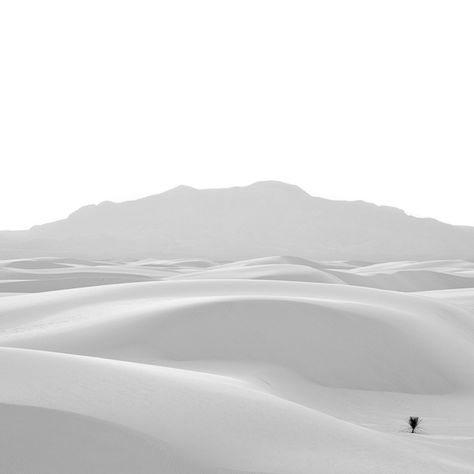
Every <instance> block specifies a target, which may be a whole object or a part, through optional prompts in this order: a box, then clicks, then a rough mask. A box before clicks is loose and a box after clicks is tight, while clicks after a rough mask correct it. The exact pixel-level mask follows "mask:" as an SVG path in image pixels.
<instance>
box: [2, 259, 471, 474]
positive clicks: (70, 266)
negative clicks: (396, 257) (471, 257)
mask: <svg viewBox="0 0 474 474" xmlns="http://www.w3.org/2000/svg"><path fill="white" fill-rule="evenodd" d="M0 295H1V297H0V346H1V347H0V355H1V356H0V380H1V390H0V419H1V420H2V429H1V431H0V446H1V456H0V472H2V473H8V474H30V473H35V474H69V473H74V474H76V473H77V474H85V473H88V474H89V473H90V474H109V473H110V474H120V473H123V474H135V473H136V474H141V473H143V474H145V473H146V474H148V473H150V474H151V473H153V474H156V473H164V474H168V473H169V474H171V473H173V474H178V473H179V474H195V473H197V474H198V473H216V474H217V473H222V474H224V473H228V474H230V473H234V474H237V473H240V474H243V473H262V474H263V473H265V474H277V473H278V474H299V473H308V474H310V473H311V474H314V473H321V474H331V473H340V474H349V473H350V474H359V473H360V474H371V473H373V474H390V473H405V474H406V473H413V474H420V473H426V474H441V473H445V474H456V473H472V472H474V263H472V262H467V261H459V260H452V261H446V260H443V261H430V262H390V263H383V264H375V265H374V264H370V263H368V262H345V261H344V262H342V261H341V262H313V261H309V260H304V259H301V258H297V257H265V258H258V259H253V260H246V261H238V262H225V263H222V262H220V263H218V262H211V261H207V260H201V259H195V260H185V259H182V260H153V259H149V260H142V261H132V262H130V261H123V262H118V261H100V260H97V261H91V260H78V259H66V258H36V259H22V260H8V261H6V260H4V261H1V262H0ZM411 415H412V416H420V417H421V418H422V419H423V420H422V424H421V426H420V430H419V432H418V433H416V434H412V433H410V429H409V427H408V424H407V422H406V420H407V418H408V417H409V416H411Z"/></svg>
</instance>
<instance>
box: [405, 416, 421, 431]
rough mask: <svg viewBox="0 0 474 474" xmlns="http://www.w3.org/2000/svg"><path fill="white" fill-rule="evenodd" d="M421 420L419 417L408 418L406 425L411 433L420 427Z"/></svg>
mask: <svg viewBox="0 0 474 474" xmlns="http://www.w3.org/2000/svg"><path fill="white" fill-rule="evenodd" d="M420 423H421V418H420V417H419V416H410V418H408V424H409V425H410V428H411V432H412V433H416V430H417V429H418V428H419V427H420Z"/></svg>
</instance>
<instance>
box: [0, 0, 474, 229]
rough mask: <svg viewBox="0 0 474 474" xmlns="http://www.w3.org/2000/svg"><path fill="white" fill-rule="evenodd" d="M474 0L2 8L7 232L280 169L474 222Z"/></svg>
mask: <svg viewBox="0 0 474 474" xmlns="http://www.w3.org/2000/svg"><path fill="white" fill-rule="evenodd" d="M473 25H474V2H472V0H467V1H460V0H446V1H436V0H429V1H417V0H409V1H400V0H397V1H387V0H375V1H353V0H351V1H337V0H328V1H308V2H304V1H297V0H288V1H278V0H271V1H259V0H251V1H246V0H235V1H234V0H232V1H230V0H218V1H201V0H200V1H196V0H193V1H186V2H184V1H179V0H170V1H158V0H154V1H141V0H133V1H120V0H113V1H101V0H93V1H88V0H81V1H64V0H59V1H48V0H44V1H41V2H39V1H37V0H34V1H23V0H4V1H2V2H0V68H1V70H0V166H1V167H0V177H1V181H0V228H2V229H17V228H26V227H29V226H31V225H33V224H38V223H43V222H46V221H50V220H55V219H58V218H62V217H65V216H66V215H68V214H69V213H70V212H72V211H73V210H75V209H76V208H78V207H80V206H82V205H85V204H89V203H94V202H100V201H103V200H113V201H121V200H126V199H134V198H138V197H142V196H145V195H149V194H155V193H158V192H161V191H164V190H166V189H168V188H170V187H173V186H176V185H178V184H188V185H191V186H196V187H224V186H231V185H245V184H250V183H251V182H253V181H257V180H266V179H277V180H282V181H287V182H290V183H293V184H298V185H299V186H301V187H303V188H304V189H305V190H307V191H308V192H310V193H311V194H313V195H318V196H322V197H327V198H335V199H363V200H366V201H371V202H375V203H377V204H387V205H394V206H397V207H401V208H403V209H405V210H406V211H407V212H408V213H410V214H414V215H417V216H432V217H436V218H439V219H441V220H444V221H447V222H450V223H458V224H470V225H474V213H473V212H472V203H474V176H473V173H472V169H473V168H474V164H473V163H474V159H473V158H474V60H473V59H474V54H473V53H474V27H473Z"/></svg>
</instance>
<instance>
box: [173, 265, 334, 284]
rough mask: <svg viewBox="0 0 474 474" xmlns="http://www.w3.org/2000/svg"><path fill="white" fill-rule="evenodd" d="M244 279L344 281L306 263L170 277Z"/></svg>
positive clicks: (224, 267) (222, 268)
mask: <svg viewBox="0 0 474 474" xmlns="http://www.w3.org/2000/svg"><path fill="white" fill-rule="evenodd" d="M220 278H224V279H234V280H235V279H244V280H246V279H247V280H249V279H250V280H285V281H309V282H313V283H340V284H342V283H343V281H342V280H341V279H340V278H338V277H336V276H334V275H331V274H329V273H326V272H324V271H321V270H317V269H315V268H311V267H308V266H304V265H292V264H273V265H272V264H268V265H249V266H245V265H242V266H241V267H238V266H232V267H230V266H227V265H222V266H217V267H212V268H210V269H208V270H205V271H200V272H191V273H185V274H182V275H177V276H174V277H170V279H174V280H210V279H211V280H212V279H220Z"/></svg>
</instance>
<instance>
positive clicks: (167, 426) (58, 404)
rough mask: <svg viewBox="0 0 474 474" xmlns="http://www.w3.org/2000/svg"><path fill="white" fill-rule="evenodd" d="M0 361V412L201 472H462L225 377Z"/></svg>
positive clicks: (17, 353)
mask: <svg viewBox="0 0 474 474" xmlns="http://www.w3.org/2000/svg"><path fill="white" fill-rule="evenodd" d="M0 354H1V358H0V367H1V373H2V387H3V389H2V401H3V402H4V403H12V402H13V403H15V404H22V405H27V406H29V405H32V406H36V407H41V408H50V407H54V408H55V409H57V410H61V411H64V412H67V413H74V414H80V415H82V416H88V417H92V418H94V419H99V420H101V421H105V422H113V423H115V424H118V425H123V426H126V427H128V429H131V430H133V431H138V432H140V433H142V434H144V435H146V436H147V437H151V438H152V439H159V440H161V441H162V442H163V443H164V444H165V445H166V446H170V449H172V450H173V451H174V450H176V451H181V452H184V453H185V455H184V454H183V457H184V456H185V457H187V458H188V462H190V461H189V459H193V461H194V463H195V464H196V465H204V466H209V467H208V469H213V468H214V467H213V466H220V467H228V468H229V469H236V470H244V471H248V472H255V471H257V472H260V471H262V472H292V473H293V472H294V473H297V472H314V471H315V470H317V471H318V472H328V470H330V472H341V473H342V472H348V469H350V472H355V473H359V472H360V473H362V472H364V473H366V472H380V469H381V468H383V469H384V472H401V471H400V469H403V472H413V473H415V472H446V473H447V472H469V471H468V469H469V466H468V464H464V465H463V464H462V463H459V461H457V460H456V458H455V457H454V458H452V457H453V453H452V452H451V451H450V450H449V449H447V450H446V451H447V452H446V453H445V455H444V456H443V455H441V454H440V453H439V452H437V448H436V445H433V446H431V445H430V443H429V442H424V441H423V440H413V439H410V438H409V437H406V436H405V437H404V436H403V435H400V434H391V435H389V434H386V433H380V432H378V431H375V430H370V429H367V428H363V427H360V426H357V425H355V424H353V423H349V422H346V421H343V420H340V419H337V418H335V417H332V416H328V415H325V414H323V413H321V412H318V411H317V410H314V409H312V410H311V409H308V408H306V407H304V406H302V405H299V404H295V403H293V402H290V401H287V400H284V399H282V398H280V397H276V396H274V395H271V394H268V393H265V392H263V391H258V390H255V389H254V388H252V387H250V386H246V385H245V384H243V383H242V382H239V381H237V380H235V379H230V378H228V377H223V376H216V375H209V374H203V373H199V372H186V371H182V370H178V369H171V368H164V367H157V366H150V365H143V364H135V363H125V362H118V361H112V360H105V359H95V358H88V357H81V356H74V355H61V354H54V353H50V352H36V351H31V350H18V349H2V350H0ZM99 434H100V431H99ZM91 449H93V448H91ZM342 451H343V452H344V453H345V454H344V456H343V457H341V456H340V455H338V453H340V452H342ZM159 462H161V460H160V461H159ZM163 462H167V463H168V464H169V463H170V455H169V453H166V456H164V461H163ZM154 467H155V469H161V464H158V465H156V464H155V466H154ZM180 468H181V467H179V468H178V469H180ZM145 472H150V471H145ZM160 472H161V471H160ZM176 472H182V471H179V470H177V471H176ZM189 472H194V471H189ZM209 472H210V471H209Z"/></svg>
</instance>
